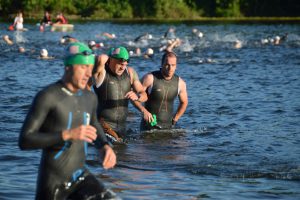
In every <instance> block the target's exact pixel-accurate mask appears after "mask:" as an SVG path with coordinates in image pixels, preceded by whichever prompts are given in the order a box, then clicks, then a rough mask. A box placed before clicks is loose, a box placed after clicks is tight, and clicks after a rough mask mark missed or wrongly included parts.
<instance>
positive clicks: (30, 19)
mask: <svg viewBox="0 0 300 200" xmlns="http://www.w3.org/2000/svg"><path fill="white" fill-rule="evenodd" d="M67 18H68V20H69V21H71V22H72V23H73V22H77V23H78V22H79V23H83V22H110V23H125V24H126V23H149V24H151V23H153V24H155V23H175V24H176V23H187V24H196V23H233V24H234V23H238V24H239V23H241V24H243V23H245V24H248V23H253V24H255V23H258V24H259V23H270V24H273V23H294V24H298V23H300V17H231V18H225V17H201V18H193V19H188V18H182V19H158V18H91V17H89V18H83V17H80V16H77V15H70V16H67ZM11 20H13V18H3V17H0V21H1V22H11ZM25 20H26V21H27V22H29V23H37V22H39V21H40V20H41V18H38V17H28V18H26V16H25Z"/></svg>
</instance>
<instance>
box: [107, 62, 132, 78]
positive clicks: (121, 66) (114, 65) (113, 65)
mask: <svg viewBox="0 0 300 200" xmlns="http://www.w3.org/2000/svg"><path fill="white" fill-rule="evenodd" d="M127 65H128V61H126V60H124V59H116V58H110V61H109V68H110V70H111V71H112V72H113V73H114V74H116V75H118V76H121V75H122V74H123V72H124V71H125V69H126V67H127Z"/></svg>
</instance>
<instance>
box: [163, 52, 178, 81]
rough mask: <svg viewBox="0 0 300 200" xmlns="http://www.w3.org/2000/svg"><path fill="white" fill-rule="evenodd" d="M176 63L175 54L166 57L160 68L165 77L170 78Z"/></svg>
mask: <svg viewBox="0 0 300 200" xmlns="http://www.w3.org/2000/svg"><path fill="white" fill-rule="evenodd" d="M176 65H177V58H176V57H175V56H172V57H166V59H165V62H164V64H163V66H162V68H161V71H162V74H163V76H164V78H165V79H171V78H172V77H173V75H174V73H175V70H176Z"/></svg>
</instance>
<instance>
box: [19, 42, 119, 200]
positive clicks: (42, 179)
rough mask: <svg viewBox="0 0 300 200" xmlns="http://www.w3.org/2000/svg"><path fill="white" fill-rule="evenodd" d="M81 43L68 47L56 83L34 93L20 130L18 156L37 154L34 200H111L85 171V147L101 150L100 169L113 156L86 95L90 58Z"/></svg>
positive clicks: (93, 102) (92, 101)
mask: <svg viewBox="0 0 300 200" xmlns="http://www.w3.org/2000/svg"><path fill="white" fill-rule="evenodd" d="M91 53H92V51H91V50H90V49H89V48H88V47H87V46H86V45H84V44H82V43H78V42H77V43H71V44H70V45H69V46H68V47H67V52H66V57H65V59H64V64H65V73H64V76H63V77H62V79H61V80H60V81H58V82H56V83H53V84H51V85H49V86H47V87H46V88H45V89H43V90H42V91H40V92H39V93H38V94H37V95H36V97H35V99H34V101H33V104H32V106H31V109H30V111H29V113H28V114H27V117H26V119H25V122H24V124H23V127H22V130H21V133H20V137H19V146H20V148H21V149H22V150H27V149H42V150H43V152H42V158H41V162H40V167H39V176H38V183H37V190H36V199H37V200H48V199H49V200H65V199H117V197H116V195H115V194H114V193H113V192H111V191H110V190H107V189H106V188H105V187H104V185H103V184H102V183H101V182H99V181H98V180H97V179H96V177H95V176H94V175H92V174H91V173H90V172H89V170H88V169H87V167H86V165H85V160H86V154H87V145H88V143H91V144H94V146H95V147H96V148H99V149H103V150H104V159H103V163H102V164H103V167H104V168H106V169H109V168H112V167H114V165H115V164H116V155H115V153H114V151H113V150H112V148H111V147H110V146H109V145H108V142H107V140H106V137H105V134H104V132H103V129H102V127H101V125H100V124H99V122H98V120H97V115H96V108H97V97H96V95H94V94H93V93H92V92H90V91H88V90H86V89H85V88H86V85H87V82H88V80H89V78H90V77H91V75H92V69H93V66H94V62H95V56H94V55H93V54H91Z"/></svg>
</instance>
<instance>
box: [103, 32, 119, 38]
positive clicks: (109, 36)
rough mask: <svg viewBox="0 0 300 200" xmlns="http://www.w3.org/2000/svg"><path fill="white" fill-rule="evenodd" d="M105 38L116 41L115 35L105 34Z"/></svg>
mask: <svg viewBox="0 0 300 200" xmlns="http://www.w3.org/2000/svg"><path fill="white" fill-rule="evenodd" d="M102 35H103V36H105V37H106V38H109V39H115V38H116V35H115V34H114V33H106V32H105V33H103V34H102Z"/></svg>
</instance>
